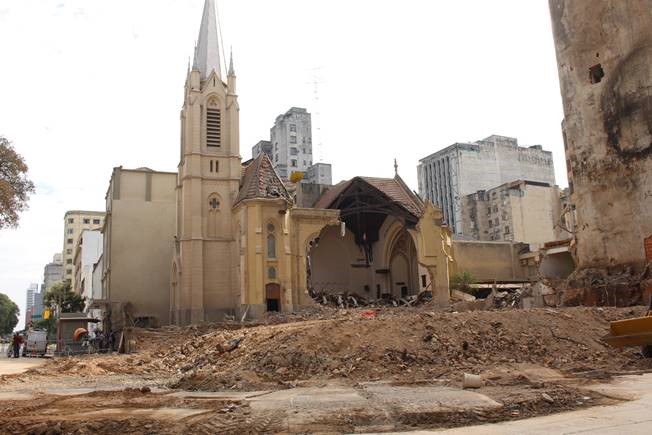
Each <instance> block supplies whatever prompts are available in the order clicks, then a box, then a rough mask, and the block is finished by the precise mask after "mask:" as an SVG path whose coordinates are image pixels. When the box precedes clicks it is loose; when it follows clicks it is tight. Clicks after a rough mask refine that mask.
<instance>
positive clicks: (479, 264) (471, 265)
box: [453, 240, 527, 282]
mask: <svg viewBox="0 0 652 435" xmlns="http://www.w3.org/2000/svg"><path fill="white" fill-rule="evenodd" d="M524 249H527V245H523V244H520V243H509V242H475V241H462V240H453V257H454V259H455V262H454V264H453V270H454V272H453V273H459V272H464V271H467V272H470V273H471V274H472V275H473V276H474V277H475V278H476V280H477V281H481V282H490V281H494V280H496V281H513V280H527V270H526V269H525V268H523V267H522V266H521V264H520V261H519V252H520V251H522V250H524Z"/></svg>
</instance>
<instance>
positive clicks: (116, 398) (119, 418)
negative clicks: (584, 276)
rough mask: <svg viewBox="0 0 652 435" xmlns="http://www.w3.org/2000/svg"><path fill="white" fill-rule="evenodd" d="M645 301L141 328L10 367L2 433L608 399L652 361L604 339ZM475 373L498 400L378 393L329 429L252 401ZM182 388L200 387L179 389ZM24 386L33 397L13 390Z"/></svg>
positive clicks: (350, 421) (203, 425)
mask: <svg viewBox="0 0 652 435" xmlns="http://www.w3.org/2000/svg"><path fill="white" fill-rule="evenodd" d="M644 312H645V308H643V307H634V308H607V307H604V308H584V307H577V308H565V309H533V310H496V311H475V312H463V313H455V312H439V311H434V310H433V309H432V308H429V307H428V306H422V307H414V308H376V309H373V310H366V309H349V310H337V309H333V308H326V307H322V308H319V309H317V310H313V312H311V313H309V314H299V315H280V316H273V317H270V318H268V319H266V320H265V321H264V322H262V323H259V324H249V325H240V324H236V323H222V324H207V325H201V326H193V327H188V328H162V329H159V330H136V331H134V339H135V340H136V343H137V352H136V353H134V354H130V355H118V354H114V355H94V356H82V357H69V358H56V359H53V360H51V361H49V362H48V364H46V365H44V366H42V367H39V368H35V369H32V370H30V371H28V372H26V373H24V374H21V375H12V376H2V377H0V407H2V409H4V410H6V411H5V412H3V417H2V419H1V420H0V432H3V433H34V434H46V433H80V434H81V433H116V432H117V433H216V432H220V433H261V432H270V433H274V432H288V431H289V432H292V430H290V429H288V428H289V427H298V428H303V429H306V430H305V431H310V430H311V429H314V428H321V429H323V430H325V431H330V432H347V431H349V432H350V431H359V432H364V431H382V430H402V429H409V428H431V427H454V426H460V425H467V424H477V423H479V422H493V421H501V420H506V419H518V418H525V417H529V416H534V415H542V414H547V413H553V412H559V411H562V410H568V409H575V408H577V407H586V406H593V405H596V404H604V403H610V402H611V401H612V400H611V399H608V398H605V397H599V396H596V394H595V393H591V394H588V393H587V392H586V391H585V390H583V388H582V386H583V385H586V384H590V383H593V382H596V380H600V381H604V380H608V379H609V377H610V376H612V375H615V374H621V373H637V372H643V371H648V370H652V360H646V359H644V358H642V357H641V356H640V353H639V352H638V350H637V349H624V350H616V349H612V348H609V347H608V346H606V345H605V344H604V343H603V342H601V341H600V337H602V336H603V335H605V334H606V333H607V332H608V326H609V321H612V320H617V319H623V318H630V317H636V316H640V315H643V314H644ZM464 373H470V374H481V375H482V377H483V379H484V382H485V386H484V387H483V388H481V389H479V390H477V392H478V393H481V394H482V395H484V396H486V397H487V398H489V399H491V400H492V401H495V402H497V404H499V406H495V407H489V408H477V407H470V408H468V409H467V408H465V407H455V406H452V405H451V406H449V407H448V408H447V405H446V403H444V404H443V406H442V407H437V408H432V407H427V408H424V410H423V411H422V412H421V411H418V410H417V409H416V408H415V409H411V408H410V407H403V406H402V405H401V406H399V407H397V406H396V405H392V407H391V409H390V410H389V411H387V409H386V408H383V409H384V411H383V412H384V413H385V415H386V416H387V415H390V417H384V419H383V420H382V421H381V422H380V423H379V421H377V420H378V414H379V411H378V410H379V409H380V408H379V407H380V406H381V405H382V403H381V402H383V400H385V399H383V400H381V401H378V400H375V399H374V400H371V401H370V402H369V405H367V404H365V405H364V406H362V407H361V408H360V409H359V410H357V411H356V410H353V411H351V410H345V411H340V410H339V408H338V411H337V412H335V414H336V415H334V416H335V417H337V418H331V419H328V420H329V421H328V422H322V423H321V426H320V424H318V422H319V421H320V420H319V418H324V417H323V416H322V417H319V418H317V417H315V416H311V417H310V418H312V420H310V421H312V422H313V423H314V424H316V426H310V425H308V426H305V425H303V426H301V425H299V423H297V425H295V426H291V425H290V426H288V424H287V421H288V419H290V420H291V419H292V418H293V417H292V416H291V415H288V414H287V413H288V412H290V411H289V410H283V412H267V411H265V409H266V408H260V406H259V404H258V402H256V401H255V399H252V397H254V398H255V397H256V395H257V394H259V393H257V392H264V393H260V394H269V392H274V391H278V392H282V391H285V390H287V391H288V392H291V391H293V389H296V390H297V391H298V390H301V389H306V388H318V387H324V386H326V387H328V386H332V385H339V386H342V388H349V389H351V392H350V393H349V392H347V393H346V394H355V395H356V396H355V397H357V396H361V397H367V398H369V397H371V396H373V394H371V393H369V391H372V390H373V388H376V387H373V388H372V387H370V385H371V386H374V385H377V384H378V383H389V385H392V386H405V387H409V388H415V389H418V388H420V387H423V386H432V388H433V389H435V390H434V391H435V393H436V394H440V390H441V391H444V392H447V391H449V390H451V389H454V390H455V391H457V390H459V389H460V388H461V386H462V378H463V376H464ZM141 387H142V391H141V390H140V388H141ZM396 388H398V387H396ZM105 390H114V391H105ZM176 391H186V392H193V393H192V394H195V396H192V395H190V396H186V397H177V396H172V395H171V394H174V392H176ZM310 391H312V390H310ZM347 391H349V390H347ZM392 391H393V392H392V394H395V391H394V390H392ZM401 391H402V390H401ZM408 391H409V390H408ZM415 391H416V390H415ZM451 391H453V390H451ZM210 392H216V393H213V394H211V393H210ZM248 392H249V393H248ZM14 393H15V394H17V395H20V394H27V395H28V396H29V400H12V394H14ZM248 394H249V395H248ZM433 394H434V393H433ZM30 395H31V396H30ZM202 395H203V396H202ZM383 397H384V396H383ZM392 397H393V396H392ZM252 400H253V401H252ZM392 400H394V399H392ZM408 402H409V400H408ZM379 403H380V404H379ZM383 403H384V402H383ZM382 406H385V405H382ZM252 407H253V408H254V409H252ZM397 409H400V410H401V411H397ZM300 411H301V410H299V411H296V410H295V411H294V412H297V413H299V414H301V412H303V411H301V412H300ZM301 415H303V414H301ZM306 418H308V417H306ZM306 418H303V417H302V420H301V421H302V422H304V421H308V420H306ZM295 420H296V416H295ZM330 420H332V421H330ZM315 422H316V423H315ZM302 424H303V423H302ZM303 429H302V430H303Z"/></svg>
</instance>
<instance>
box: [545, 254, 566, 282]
mask: <svg viewBox="0 0 652 435" xmlns="http://www.w3.org/2000/svg"><path fill="white" fill-rule="evenodd" d="M574 270H575V261H574V260H573V256H572V255H571V253H570V252H558V253H553V254H544V255H543V257H542V258H541V263H540V264H539V273H540V274H541V276H543V277H544V278H559V279H566V278H568V277H569V276H570V274H571V273H573V271H574Z"/></svg>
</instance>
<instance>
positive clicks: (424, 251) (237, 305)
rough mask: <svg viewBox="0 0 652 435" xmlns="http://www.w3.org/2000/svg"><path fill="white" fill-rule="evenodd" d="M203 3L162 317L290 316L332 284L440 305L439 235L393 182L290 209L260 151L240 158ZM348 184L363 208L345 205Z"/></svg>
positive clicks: (432, 211) (228, 93) (426, 211)
mask: <svg viewBox="0 0 652 435" xmlns="http://www.w3.org/2000/svg"><path fill="white" fill-rule="evenodd" d="M214 8H215V5H214V1H213V0H206V4H205V7H204V14H203V18H202V24H201V29H200V33H199V39H198V43H197V47H196V50H195V59H194V62H193V67H192V69H191V70H190V71H189V72H188V76H187V79H186V86H185V98H184V104H183V109H182V111H181V138H182V140H181V152H180V154H181V161H180V163H179V173H178V179H177V209H176V212H177V225H176V238H175V251H174V256H173V259H172V261H171V263H170V264H171V270H170V272H171V281H170V290H171V321H172V322H173V323H177V324H188V323H197V322H202V321H211V320H219V319H222V318H224V317H225V316H236V317H237V318H241V317H243V316H249V317H258V316H260V315H261V314H263V313H264V312H266V311H291V310H294V309H296V308H298V307H300V306H305V305H309V304H312V303H313V299H312V297H311V293H313V292H315V291H342V290H344V289H347V290H349V291H355V292H361V293H362V294H367V295H369V296H372V295H375V296H377V297H382V296H383V295H389V294H391V295H394V296H397V297H401V296H409V295H414V294H416V293H418V292H419V291H420V290H426V289H429V290H432V291H433V293H434V294H435V299H436V300H437V301H439V302H441V303H447V302H448V297H449V293H448V263H449V261H451V253H450V244H451V240H450V232H449V231H448V229H447V228H445V227H443V226H442V214H441V211H440V210H439V209H437V208H435V207H433V206H432V204H424V203H423V202H421V200H419V198H418V197H417V196H416V195H415V194H414V193H413V192H411V191H410V189H409V188H407V186H405V183H403V181H402V180H401V179H400V177H398V175H397V176H396V177H395V178H393V179H371V178H365V177H356V178H354V179H353V180H349V181H348V182H345V183H341V184H340V185H338V186H335V187H334V188H333V189H332V190H331V191H330V192H329V193H327V194H326V195H325V196H324V198H322V199H321V200H320V201H319V202H318V203H317V205H316V208H299V207H296V205H295V203H294V201H293V198H292V197H291V195H290V194H289V193H288V191H287V189H286V187H285V185H284V184H283V182H282V181H281V179H280V178H279V176H278V174H277V173H276V172H275V170H274V168H273V164H272V162H271V161H270V159H269V158H268V156H267V155H266V154H265V153H261V154H260V155H259V156H258V157H256V158H255V159H254V160H251V161H248V162H245V163H241V158H240V140H239V139H240V138H239V106H238V97H237V94H236V76H235V72H234V69H233V62H232V61H231V62H230V67H229V71H228V74H227V75H226V81H224V80H223V79H222V73H221V71H220V56H219V50H218V39H217V31H216V26H217V23H216V18H215V10H214ZM357 189H362V190H364V191H365V198H366V199H367V200H368V202H367V203H366V204H372V205H370V206H369V208H368V209H365V208H360V204H357V205H356V203H354V202H351V198H353V197H357V198H359V197H361V196H360V195H358V194H357ZM345 253H346V255H343V254H345ZM104 261H105V262H106V261H107V259H106V258H105V260H104ZM332 283H336V284H337V285H332Z"/></svg>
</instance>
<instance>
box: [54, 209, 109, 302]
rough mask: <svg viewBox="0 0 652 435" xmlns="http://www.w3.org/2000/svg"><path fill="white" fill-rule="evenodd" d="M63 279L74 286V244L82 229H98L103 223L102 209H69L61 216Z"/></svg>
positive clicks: (74, 289)
mask: <svg viewBox="0 0 652 435" xmlns="http://www.w3.org/2000/svg"><path fill="white" fill-rule="evenodd" d="M63 223H64V225H63V251H62V256H63V279H64V280H66V279H68V280H70V281H71V285H72V289H73V291H76V287H75V246H77V242H78V240H79V236H80V234H81V233H82V231H84V230H92V229H99V228H101V227H102V225H103V224H104V212H103V211H85V210H70V211H67V212H66V214H65V215H64V217H63Z"/></svg>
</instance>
